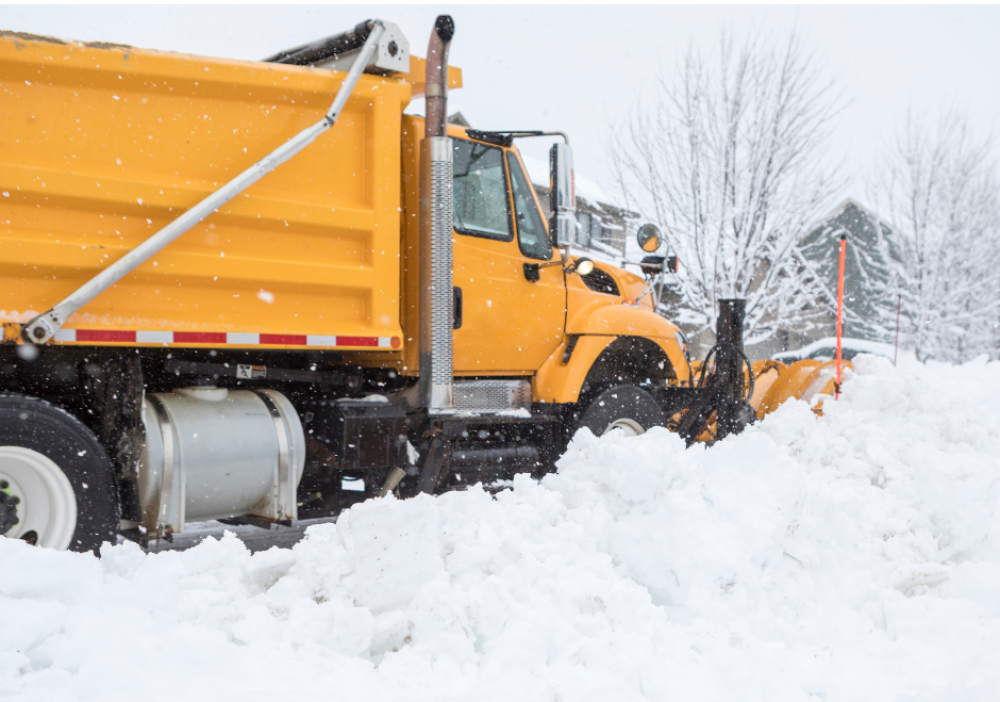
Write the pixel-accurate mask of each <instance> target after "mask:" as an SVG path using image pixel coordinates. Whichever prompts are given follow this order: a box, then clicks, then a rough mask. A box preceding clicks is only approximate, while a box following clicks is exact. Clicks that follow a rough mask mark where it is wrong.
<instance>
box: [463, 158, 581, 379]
mask: <svg viewBox="0 0 1000 702" xmlns="http://www.w3.org/2000/svg"><path fill="white" fill-rule="evenodd" d="M454 149H455V152H454V174H455V175H454V178H455V189H454V202H453V207H454V225H455V245H454V285H455V287H456V305H457V306H456V325H458V324H459V323H460V325H461V326H457V328H456V329H455V334H454V370H455V373H456V374H458V375H480V374H481V375H533V374H534V373H535V371H536V370H537V369H538V368H539V367H541V365H542V363H544V362H545V360H546V359H547V358H548V357H549V355H550V354H551V353H552V352H553V351H554V350H555V349H556V348H557V347H558V346H559V344H560V343H561V342H562V338H563V333H564V326H565V320H566V281H565V277H564V274H563V271H562V268H561V266H551V267H548V268H541V269H539V270H538V271H537V273H538V276H537V277H538V280H537V281H536V282H532V281H530V280H529V279H528V277H526V275H525V264H532V263H540V262H543V261H547V260H549V259H551V258H552V256H553V250H552V246H551V245H550V243H549V239H548V233H547V231H546V228H545V222H544V219H543V218H542V216H541V213H540V211H539V208H538V203H537V201H536V199H535V192H534V188H532V187H531V184H530V181H529V180H528V179H527V177H526V176H525V171H524V168H523V166H522V165H521V163H520V159H519V158H518V157H517V153H516V152H515V151H513V150H506V149H502V148H500V147H498V146H493V145H490V144H483V143H480V142H475V141H471V140H467V139H455V140H454ZM532 277H534V276H532ZM459 298H460V302H459ZM459 307H460V308H461V309H460V310H459ZM459 311H460V314H459Z"/></svg>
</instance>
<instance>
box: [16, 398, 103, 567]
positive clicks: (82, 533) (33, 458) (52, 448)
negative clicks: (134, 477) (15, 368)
mask: <svg viewBox="0 0 1000 702" xmlns="http://www.w3.org/2000/svg"><path fill="white" fill-rule="evenodd" d="M2 483H6V485H5V486H4V487H3V492H5V493H6V494H7V497H6V498H4V501H5V503H6V508H7V509H6V511H7V512H8V515H7V517H8V518H7V519H5V520H4V521H5V522H6V523H7V525H8V528H7V530H6V533H5V534H4V536H7V537H10V538H15V539H18V538H20V539H24V540H25V541H29V542H31V543H36V544H38V545H39V546H46V547H48V548H54V549H59V550H65V549H70V550H71V551H94V552H96V551H97V549H99V548H100V546H101V544H102V543H103V542H104V541H110V542H111V543H115V541H116V539H117V536H118V517H119V505H118V490H117V485H116V480H115V473H114V469H113V468H112V466H111V461H109V460H108V456H107V454H106V453H105V451H104V447H102V446H101V444H100V442H98V440H97V437H95V436H94V434H93V432H91V431H90V429H88V428H87V427H86V426H84V424H83V423H82V422H80V420H78V419H77V418H76V417H73V416H72V415H70V414H68V413H67V412H64V411H63V410H61V409H58V408H56V407H53V406H52V405H50V404H49V403H47V402H44V401H42V400H38V399H35V398H30V397H24V396H22V395H0V484H2ZM12 506H13V510H16V513H14V514H10V512H11V511H12V510H11V507H12ZM14 518H16V519H17V522H16V523H14V524H13V526H10V522H11V521H12V520H13V519H14Z"/></svg>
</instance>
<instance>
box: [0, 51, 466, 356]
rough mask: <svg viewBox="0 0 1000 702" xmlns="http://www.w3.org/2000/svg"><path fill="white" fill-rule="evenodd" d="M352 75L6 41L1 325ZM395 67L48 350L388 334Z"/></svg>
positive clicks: (82, 273)
mask: <svg viewBox="0 0 1000 702" xmlns="http://www.w3.org/2000/svg"><path fill="white" fill-rule="evenodd" d="M105 46H106V45H105ZM414 61H416V62H417V63H418V64H419V63H420V60H419V59H414ZM412 63H413V61H411V65H412ZM345 76H346V74H345V73H339V72H333V71H329V70H319V69H311V68H303V67H298V66H287V65H277V64H260V63H250V62H240V61H232V60H223V59H212V58H205V57H196V56H187V55H182V54H173V53H164V52H157V51H148V50H141V49H133V48H129V47H113V48H95V47H89V46H84V45H80V44H61V43H54V42H50V41H42V40H27V39H24V38H21V37H18V36H14V35H10V34H8V35H6V36H0V95H2V99H0V193H2V195H0V280H2V281H3V282H2V284H0V321H3V322H26V321H28V320H29V319H30V318H31V317H33V316H34V315H35V314H37V313H39V312H41V311H44V310H46V309H48V308H50V307H51V306H53V305H54V304H55V303H57V302H59V301H60V300H61V299H62V298H63V297H64V296H65V295H67V294H68V293H70V292H71V291H73V290H74V289H76V288H77V287H78V286H79V285H81V284H82V283H84V282H85V281H86V280H88V279H90V278H91V277H93V276H94V275H96V274H97V273H98V272H99V271H100V270H101V269H103V268H105V267H106V266H107V265H108V264H110V263H112V262H114V261H115V260H116V259H117V258H119V257H120V256H122V255H123V254H124V253H125V252H127V251H129V250H130V249H132V248H134V247H135V246H136V245H137V244H139V243H140V242H141V241H143V240H144V239H146V238H148V237H149V236H150V235H152V234H153V233H155V232H156V231H158V230H159V229H160V228H162V227H163V226H165V225H166V224H168V223H169V222H170V221H172V220H173V219H175V218H176V217H177V216H178V215H179V214H181V213H182V212H183V211H185V210H186V209H187V208H190V207H191V206H193V205H194V204H196V203H197V202H199V201H200V200H201V199H203V198H204V197H205V196H207V195H208V194H210V193H211V192H213V191H214V190H215V189H217V188H218V187H219V186H220V185H222V184H223V183H225V182H226V181H228V180H229V179H230V178H232V177H233V176H235V175H236V174H238V173H239V172H241V171H242V170H243V169H245V168H247V167H248V166H250V165H252V164H253V163H254V162H256V161H257V160H258V159H260V158H261V157H262V156H264V155H266V154H267V153H269V152H270V151H271V150H273V149H274V148H276V147H277V146H279V145H280V144H282V143H283V142H284V141H286V140H287V139H289V138H290V137H292V136H294V135H295V134H297V133H298V132H299V131H301V130H302V129H303V128H305V127H307V126H309V125H311V124H313V123H314V122H316V121H317V120H318V119H320V118H321V117H322V115H323V114H324V112H325V111H326V110H327V109H328V108H329V106H330V104H331V102H332V101H333V99H334V97H335V95H336V93H337V91H338V89H339V88H340V85H341V83H342V81H343V79H344V77H345ZM406 78H407V76H403V77H402V78H383V77H380V76H371V75H364V76H362V78H361V80H360V82H359V83H358V85H357V87H356V88H355V91H354V93H353V94H352V96H351V99H350V100H349V101H348V103H347V106H346V108H345V110H344V112H343V113H342V114H341V116H340V118H339V119H338V121H337V123H336V125H335V127H334V128H333V129H331V130H329V131H328V132H327V133H325V134H323V135H322V136H320V137H319V138H318V139H317V140H316V142H315V143H314V144H312V145H311V146H309V147H308V148H307V149H305V150H304V151H303V152H302V153H300V154H299V155H297V156H295V157H294V158H293V159H292V160H291V161H289V162H288V163H286V164H284V165H282V166H279V167H278V168H277V169H276V170H275V171H274V172H272V173H270V174H268V175H267V176H265V177H264V178H263V179H262V180H261V181H259V182H258V183H257V184H255V185H254V186H252V187H251V188H249V189H248V190H247V191H246V192H245V193H243V194H241V195H239V196H237V197H236V198H235V199H234V200H233V201H231V202H230V203H229V204H228V205H226V206H225V207H223V208H222V209H221V210H220V211H218V212H217V213H215V214H213V215H212V216H210V217H209V218H208V219H206V220H205V221H203V222H202V223H201V224H199V225H197V226H196V227H194V228H193V229H192V230H191V231H189V232H187V233H185V234H184V235H183V236H181V238H180V239H178V240H177V241H176V242H174V243H173V244H171V245H170V246H168V247H167V248H166V249H164V250H163V251H162V252H160V253H159V254H158V255H156V256H155V257H153V259H152V260H149V261H147V262H146V263H144V264H143V265H141V266H140V267H139V268H137V269H136V270H135V271H134V272H133V273H131V274H130V275H128V276H127V277H126V278H124V279H123V280H121V281H120V282H119V283H118V284H117V285H115V286H114V287H112V288H111V289H110V290H108V291H107V292H105V293H103V294H102V295H100V296H98V297H97V298H96V299H94V300H93V301H92V302H90V303H89V304H87V305H86V306H85V307H84V308H83V309H81V310H80V311H79V312H78V313H77V314H75V315H73V316H72V317H70V319H69V320H67V323H66V324H65V326H64V329H63V330H62V331H61V332H60V334H59V336H58V337H57V339H56V341H57V343H73V342H74V341H75V343H98V344H106V343H110V344H115V343H127V344H130V345H131V344H138V345H144V344H148V345H161V344H163V343H169V344H173V345H177V346H189V345H191V346H198V345H202V344H206V343H207V344H210V345H218V344H219V342H220V341H219V340H220V339H222V338H223V337H222V336H220V335H226V337H225V340H226V343H228V345H233V346H245V345H251V346H258V345H260V346H270V347H289V348H298V347H302V346H317V347H322V348H373V347H374V348H378V347H381V348H385V349H388V348H396V347H399V346H400V345H401V344H402V331H401V327H400V321H399V307H400V300H399V295H400V291H399V255H400V248H399V241H400V240H399V207H400V204H401V203H400V168H399V163H400V124H401V116H402V110H403V109H404V108H405V106H406V105H407V104H408V102H409V100H410V96H411V85H410V84H409V82H408V81H407V79H406ZM455 80H456V82H460V76H458V75H456V76H455Z"/></svg>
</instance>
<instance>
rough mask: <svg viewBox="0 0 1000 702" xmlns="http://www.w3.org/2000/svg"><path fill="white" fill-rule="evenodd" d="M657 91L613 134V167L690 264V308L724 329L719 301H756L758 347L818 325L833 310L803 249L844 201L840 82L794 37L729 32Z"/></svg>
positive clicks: (685, 267) (751, 315) (686, 272)
mask: <svg viewBox="0 0 1000 702" xmlns="http://www.w3.org/2000/svg"><path fill="white" fill-rule="evenodd" d="M657 88H658V89H657V92H656V97H655V99H654V102H653V103H652V105H651V107H649V108H644V107H642V106H641V105H640V106H639V107H637V109H636V110H635V112H634V113H633V114H632V116H631V117H630V118H629V119H628V120H627V124H625V125H624V126H622V127H621V128H619V129H616V130H614V132H613V136H612V138H611V140H610V144H609V146H610V149H609V151H610V160H611V163H612V169H613V172H614V174H615V177H616V178H617V180H618V185H619V187H620V188H621V190H622V192H623V194H624V195H625V197H626V198H627V199H629V200H630V204H632V205H633V208H634V209H636V208H637V209H640V210H641V211H644V212H646V213H647V214H648V215H649V216H651V217H653V218H654V219H655V221H656V222H657V223H658V224H660V225H661V229H662V230H663V232H664V236H665V238H666V240H667V244H668V246H670V247H671V248H672V249H673V250H674V251H676V252H677V254H679V256H680V257H681V275H682V279H683V283H684V285H683V287H682V294H683V298H684V299H683V302H682V305H683V306H684V307H686V308H688V309H689V310H692V311H696V312H697V313H699V315H700V316H701V317H702V322H703V323H704V324H705V326H711V325H712V324H713V321H714V319H715V316H716V310H717V303H716V301H717V300H718V299H719V298H732V297H743V298H746V299H747V325H746V328H747V331H748V332H749V334H748V338H747V341H748V343H754V342H759V341H763V340H765V339H767V338H768V337H769V336H770V335H771V334H773V333H774V332H775V331H776V330H777V329H778V328H780V327H781V326H785V325H788V324H794V325H795V326H796V327H797V328H799V329H803V330H804V329H806V328H808V326H809V323H810V320H811V319H816V318H818V316H819V315H820V314H821V313H822V312H824V311H827V310H829V309H830V306H831V305H832V304H834V300H831V299H830V298H829V291H828V289H827V286H825V285H822V284H821V282H820V281H819V280H818V279H817V276H816V271H814V270H813V267H814V266H813V264H811V263H810V262H809V261H807V260H806V259H805V257H803V256H802V255H801V252H800V251H799V244H798V242H799V238H800V237H801V236H802V235H803V234H804V233H805V230H806V228H807V227H808V226H809V225H810V224H812V223H813V222H815V221H816V220H817V219H818V218H819V217H820V216H822V215H823V214H825V213H826V212H828V211H829V210H830V209H832V207H833V205H834V204H835V200H836V198H837V197H838V196H840V197H842V190H841V184H842V182H841V180H840V178H839V177H838V175H837V173H838V171H839V169H838V168H837V167H836V165H830V163H829V161H828V160H827V158H826V156H827V154H826V153H825V144H826V141H827V137H828V134H829V130H830V127H831V124H832V121H833V120H834V118H835V117H836V115H837V114H838V112H839V108H840V105H841V100H840V96H839V95H838V94H837V93H836V91H835V89H834V86H833V84H832V83H831V82H827V81H824V80H823V79H822V78H821V76H820V74H819V71H818V69H817V66H816V61H815V59H814V58H813V57H812V56H811V55H810V54H808V53H807V52H805V50H804V49H803V47H802V44H801V42H800V40H799V39H798V38H797V37H796V36H795V35H791V36H789V37H788V38H787V40H785V41H783V42H772V41H771V38H770V37H767V36H763V35H760V34H758V35H754V36H750V37H749V38H747V39H746V40H744V41H742V43H739V44H737V42H736V41H735V40H734V39H733V37H732V36H731V35H729V34H725V33H724V34H723V35H722V36H721V37H720V41H719V43H718V46H717V48H716V49H715V52H714V53H713V54H712V55H711V56H710V57H708V56H706V55H705V54H703V53H702V52H700V51H697V50H695V49H691V50H689V51H688V53H687V55H686V58H685V61H684V64H683V70H682V71H681V72H680V73H679V75H677V76H676V77H675V78H667V77H665V76H662V75H661V77H660V80H659V82H658V85H657Z"/></svg>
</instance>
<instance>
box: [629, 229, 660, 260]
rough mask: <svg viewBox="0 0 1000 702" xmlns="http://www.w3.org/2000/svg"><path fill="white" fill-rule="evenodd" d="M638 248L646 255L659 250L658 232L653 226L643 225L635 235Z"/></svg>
mask: <svg viewBox="0 0 1000 702" xmlns="http://www.w3.org/2000/svg"><path fill="white" fill-rule="evenodd" d="M635 239H636V241H637V242H638V244H639V248H640V249H642V250H643V251H645V252H646V253H653V252H654V251H656V250H657V249H658V248H660V230H659V229H657V228H656V225H655V224H644V225H642V226H641V227H639V231H637V232H636V233H635Z"/></svg>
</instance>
